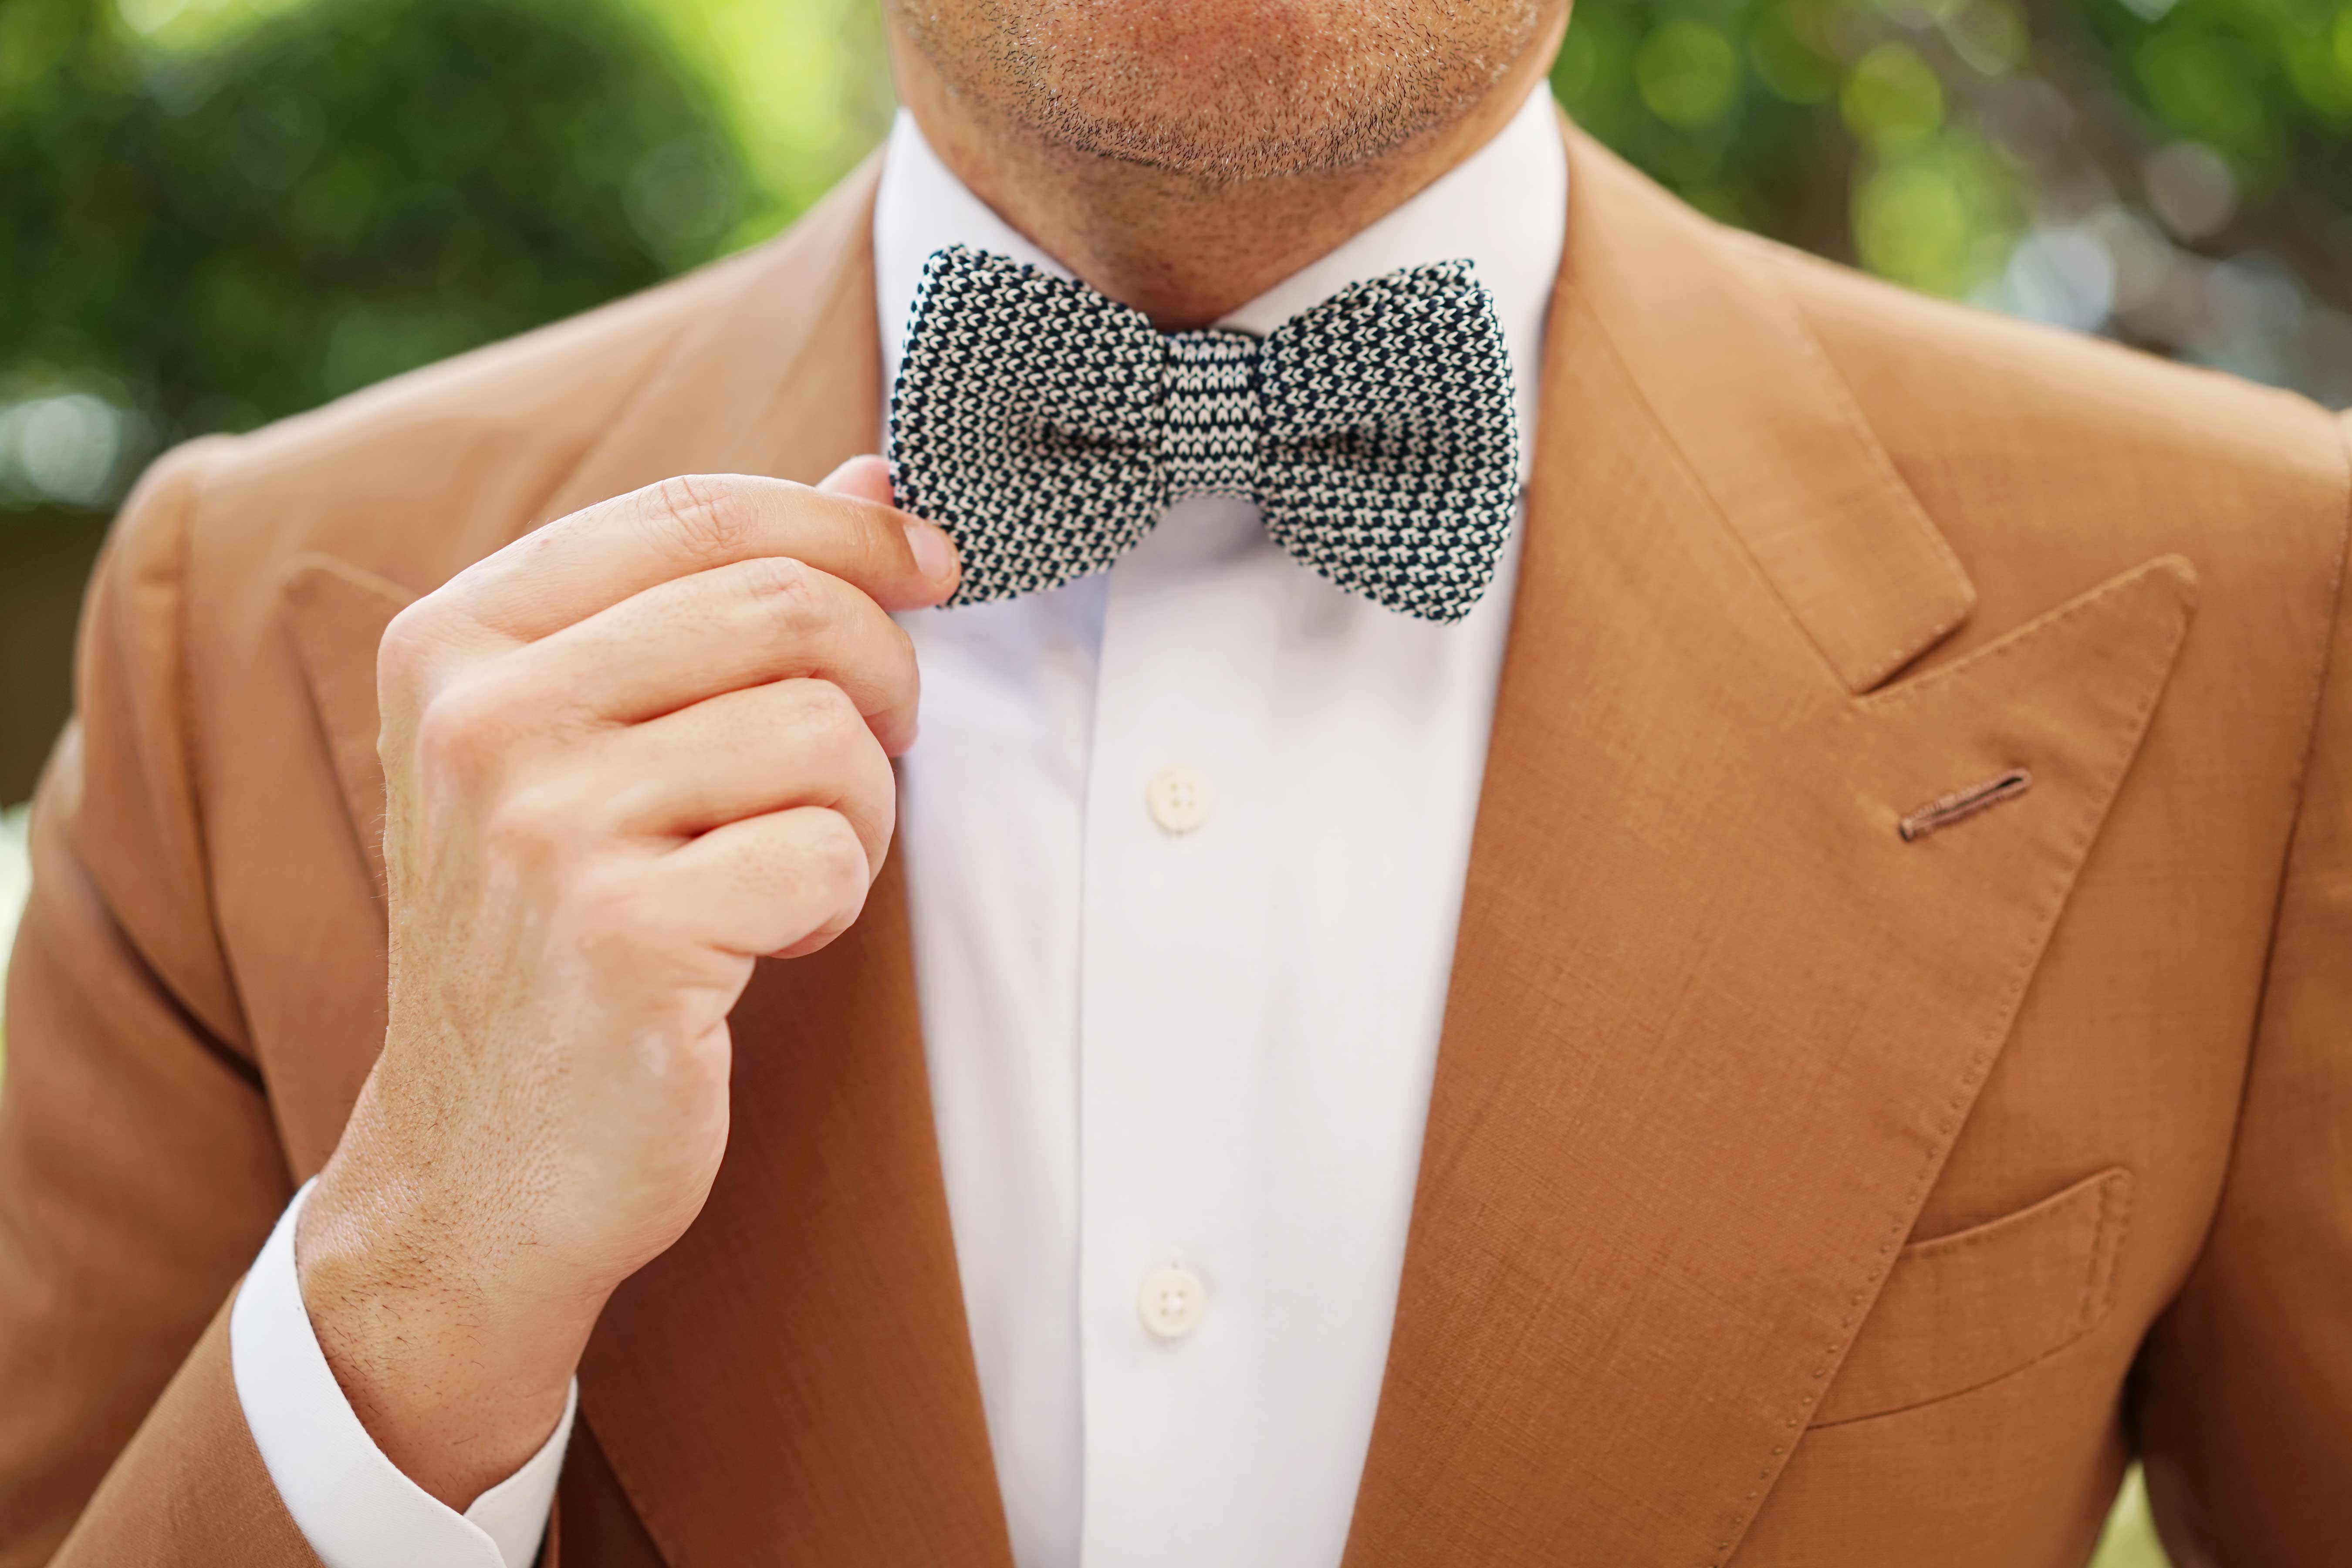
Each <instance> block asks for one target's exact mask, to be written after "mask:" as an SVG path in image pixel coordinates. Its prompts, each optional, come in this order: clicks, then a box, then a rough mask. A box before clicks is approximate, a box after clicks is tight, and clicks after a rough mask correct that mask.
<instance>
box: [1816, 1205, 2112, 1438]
mask: <svg viewBox="0 0 2352 1568" xmlns="http://www.w3.org/2000/svg"><path fill="white" fill-rule="evenodd" d="M2130 1206H2131V1173H2130V1172H2128V1171H2126V1170H2124V1169H2122V1168H2120V1167H2117V1168H2116V1169H2113V1170H2107V1171H2102V1172H2100V1173H2097V1174H2096V1175H2093V1176H2086V1177H2084V1179H2083V1180H2082V1181H2079V1182H2077V1183H2075V1184H2074V1185H2073V1186H2071V1187H2068V1188H2066V1189H2065V1190H2064V1191H2063V1192H2060V1193H2056V1194H2053V1195H2051V1196H2050V1197H2047V1198H2044V1199H2042V1201H2041V1202H2040V1203H2037V1204H2034V1205H2032V1206H2031V1207H2029V1208H2022V1209H2020V1210H2018V1211H2017V1212H2016V1213H2014V1214H2009V1215H2002V1216H2001V1217H2000V1218H1999V1219H1996V1220H1989V1221H1987V1222H1986V1223H1985V1224H1983V1225H1979V1226H1970V1227H1969V1228H1968V1229H1967V1230H1961V1231H1955V1232H1953V1233H1952V1234H1951V1235H1949V1236H1939V1237H1933V1238H1931V1239H1929V1240H1926V1241H1915V1242H1913V1243H1911V1244H1910V1245H1909V1246H1908V1247H1905V1248H1904V1249H1903V1250H1902V1252H1901V1253H1899V1254H1897V1255H1896V1258H1895V1268H1894V1269H1893V1270H1892V1271H1891V1272H1890V1273H1889V1274H1888V1275H1887V1277H1886V1285H1885V1289H1883V1290H1881V1291H1880V1292H1879V1296H1878V1300H1877V1302H1876V1304H1875V1305H1874V1306H1873V1307H1872V1308H1871V1310H1870V1315H1869V1316H1868V1317H1867V1318H1864V1320H1863V1323H1862V1328H1861V1331H1859V1332H1858V1333H1857V1334H1856V1335H1855V1337H1854V1342H1853V1349H1851V1350H1849V1351H1848V1352H1846V1358H1845V1362H1844V1363H1843V1365H1842V1366H1841V1367H1840V1368H1839V1369H1838V1374H1837V1377H1836V1379H1835V1381H1833V1382H1832V1384H1830V1388H1829V1391H1828V1393H1827V1394H1824V1395H1823V1396H1822V1405H1821V1408H1820V1409H1819V1410H1818V1411H1817V1412H1815V1414H1814V1416H1813V1422H1812V1424H1813V1425H1814V1426H1835V1425H1836V1424H1838V1423H1839V1422H1843V1421H1859V1420H1862V1419H1863V1418H1864V1417H1865V1416H1871V1415H1892V1414H1894V1413H1895V1412H1896V1411H1898V1410H1907V1409H1910V1408H1911V1407H1913V1406H1914V1405H1926V1404H1929V1403H1931V1402H1932V1401H1935V1400H1938V1399H1948V1398H1950V1397H1951V1396H1953V1395H1954V1394H1966V1393H1968V1392H1969V1390H1970V1389H1974V1388H1981V1387H1983V1386H1984V1385H1985V1384H1989V1383H1991V1382H1993V1381H1994V1380H1996V1379H1998V1378H2002V1377H2006V1376H2008V1375H2009V1374H2010V1373H2013V1372H2016V1371H2019V1370H2020V1369H2021V1368H2024V1367H2027V1366H2031V1365H2032V1364H2033V1363H2035V1362H2037V1361H2040V1360H2042V1358H2043V1357H2044V1356H2047V1355H2050V1354H2052V1353H2053V1352H2056V1351H2059V1350H2063V1349H2064V1348H2065V1347H2066V1346H2067V1345H2070V1344H2072V1343H2074V1341H2076V1340H2078V1339H2080V1338H2082V1337H2083V1336H2084V1334H2086V1333H2089V1332H2090V1331H2092V1330H2093V1329H2094V1328H2095V1327H2097V1326H2098V1323H2099V1321H2100V1320H2101V1319H2103V1318H2105V1316H2106V1312H2107V1308H2108V1306H2109V1304H2110V1302H2111V1301H2112V1300H2113V1290H2112V1287H2113V1285H2114V1281H2115V1274H2116V1257H2117V1255H2118V1254H2119V1253H2120V1251H2121V1250H2122V1247H2123V1237H2124V1226H2125V1223H2126V1218H2127V1216H2128V1214H2129V1210H2130Z"/></svg>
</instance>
